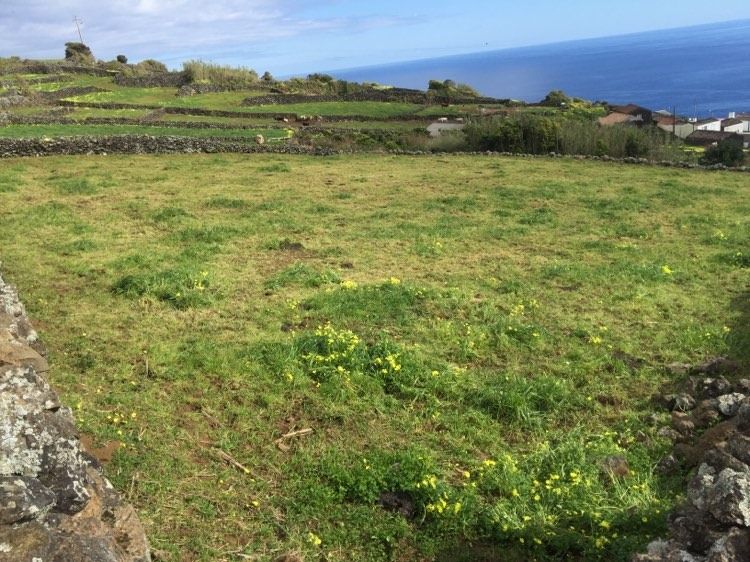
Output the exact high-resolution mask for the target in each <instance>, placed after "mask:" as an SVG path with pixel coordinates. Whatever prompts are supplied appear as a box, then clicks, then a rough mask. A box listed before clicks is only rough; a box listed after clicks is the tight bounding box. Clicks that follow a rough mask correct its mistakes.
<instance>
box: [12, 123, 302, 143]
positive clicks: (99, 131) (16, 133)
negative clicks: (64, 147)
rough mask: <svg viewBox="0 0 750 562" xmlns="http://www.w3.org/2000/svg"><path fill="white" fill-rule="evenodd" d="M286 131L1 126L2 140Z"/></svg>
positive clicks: (281, 132)
mask: <svg viewBox="0 0 750 562" xmlns="http://www.w3.org/2000/svg"><path fill="white" fill-rule="evenodd" d="M290 131H291V130H287V129H193V128H182V127H158V126H154V127H152V126H149V125H85V124H84V125H46V124H45V125H6V126H4V127H0V138H38V137H66V136H67V137H73V136H103V135H154V136H180V137H202V138H203V137H227V138H243V139H249V138H254V137H255V136H256V135H258V134H261V135H263V136H264V137H266V138H269V139H287V138H289V137H290V135H291V132H290Z"/></svg>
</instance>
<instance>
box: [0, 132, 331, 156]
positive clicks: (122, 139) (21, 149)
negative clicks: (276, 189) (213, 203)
mask: <svg viewBox="0 0 750 562" xmlns="http://www.w3.org/2000/svg"><path fill="white" fill-rule="evenodd" d="M203 152H205V153H219V152H232V153H240V154H251V153H275V154H314V155H328V154H333V152H334V151H331V150H328V149H325V148H314V147H309V146H299V145H294V144H289V143H281V144H262V145H261V144H257V143H256V141H255V139H247V140H240V139H227V138H197V137H172V136H150V135H114V136H103V137H62V138H55V139H44V138H42V139H30V138H27V139H10V138H0V158H3V157H5V158H10V157H18V156H53V155H68V154H70V155H73V154H190V153H203Z"/></svg>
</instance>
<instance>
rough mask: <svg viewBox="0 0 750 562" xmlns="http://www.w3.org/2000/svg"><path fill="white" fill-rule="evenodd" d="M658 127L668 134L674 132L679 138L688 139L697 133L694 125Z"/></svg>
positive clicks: (683, 124)
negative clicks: (694, 132)
mask: <svg viewBox="0 0 750 562" xmlns="http://www.w3.org/2000/svg"><path fill="white" fill-rule="evenodd" d="M658 127H659V128H660V129H662V130H664V131H667V132H668V133H672V132H674V134H675V135H676V136H677V138H680V139H686V138H687V137H688V135H689V134H690V133H692V132H693V131H695V125H694V124H693V123H680V124H677V125H675V126H674V127H672V125H658Z"/></svg>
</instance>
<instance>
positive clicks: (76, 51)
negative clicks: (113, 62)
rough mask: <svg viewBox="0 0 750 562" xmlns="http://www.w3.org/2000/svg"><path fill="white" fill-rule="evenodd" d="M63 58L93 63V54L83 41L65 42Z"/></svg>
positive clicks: (80, 62) (78, 62) (77, 62)
mask: <svg viewBox="0 0 750 562" xmlns="http://www.w3.org/2000/svg"><path fill="white" fill-rule="evenodd" d="M65 60H67V61H70V62H73V63H76V64H93V63H94V62H95V61H94V55H93V54H92V53H91V49H89V48H88V46H87V45H84V44H83V43H77V42H71V43H65Z"/></svg>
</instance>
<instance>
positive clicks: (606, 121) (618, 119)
mask: <svg viewBox="0 0 750 562" xmlns="http://www.w3.org/2000/svg"><path fill="white" fill-rule="evenodd" d="M634 122H635V117H633V116H632V115H626V114H625V113H610V114H609V115H607V116H605V117H599V124H600V125H603V126H605V127H609V126H612V125H623V124H629V123H634Z"/></svg>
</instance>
